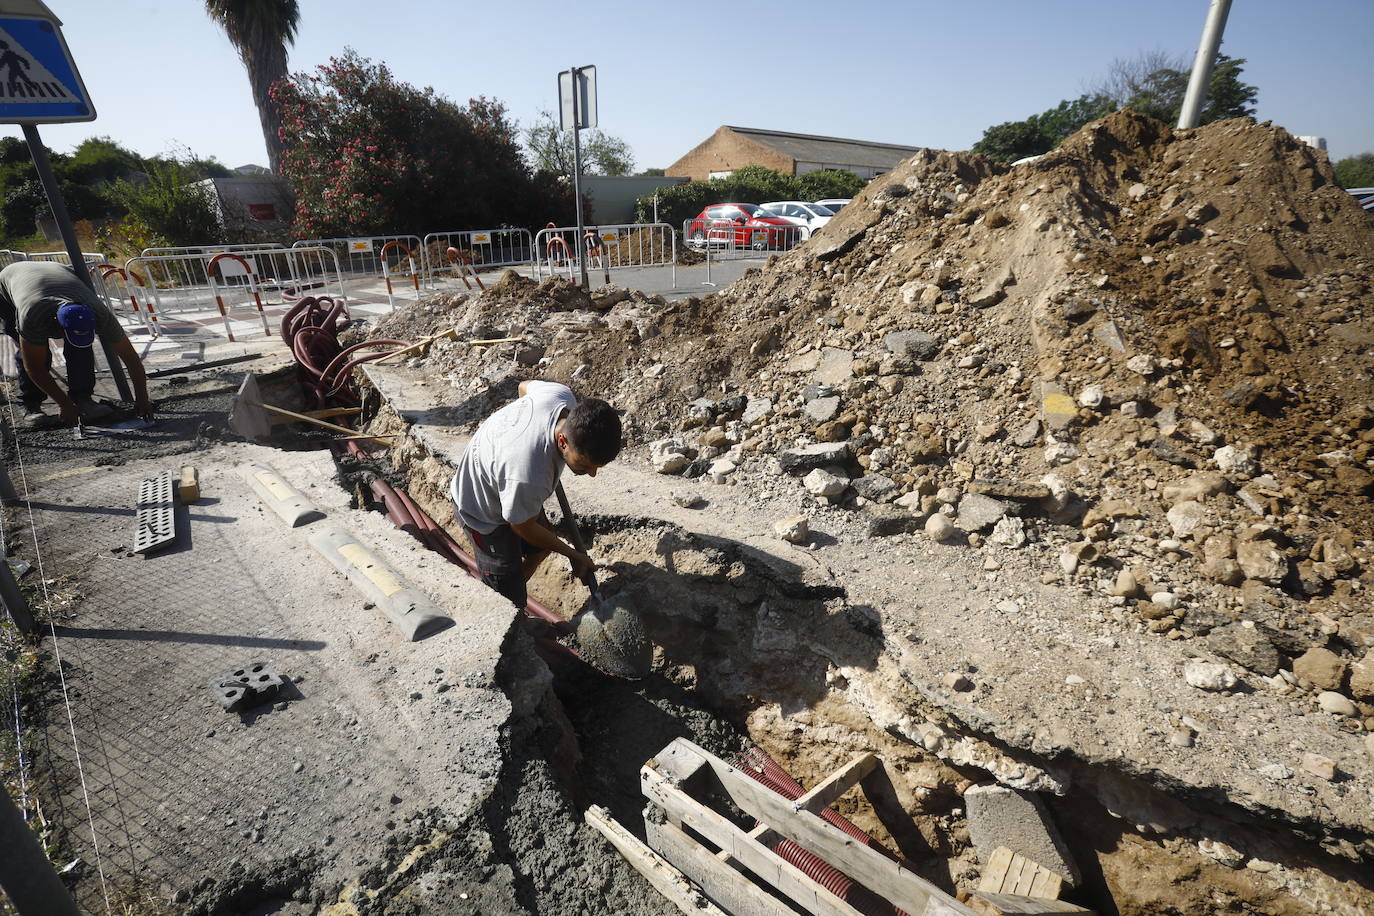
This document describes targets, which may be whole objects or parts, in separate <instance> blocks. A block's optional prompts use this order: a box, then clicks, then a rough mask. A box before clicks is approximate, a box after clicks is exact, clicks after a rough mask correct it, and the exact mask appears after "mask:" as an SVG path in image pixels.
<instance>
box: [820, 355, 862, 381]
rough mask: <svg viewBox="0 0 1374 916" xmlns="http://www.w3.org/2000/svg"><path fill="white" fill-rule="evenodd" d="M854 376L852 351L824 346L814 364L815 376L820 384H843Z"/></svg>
mask: <svg viewBox="0 0 1374 916" xmlns="http://www.w3.org/2000/svg"><path fill="white" fill-rule="evenodd" d="M853 377H854V351H853V350H841V349H840V348H839V347H825V348H824V349H822V350H821V359H820V362H819V363H818V364H817V366H816V371H815V378H816V381H818V382H820V383H821V384H822V385H843V384H844V383H845V382H847V381H849V380H850V379H851V378H853Z"/></svg>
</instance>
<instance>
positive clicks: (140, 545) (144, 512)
mask: <svg viewBox="0 0 1374 916" xmlns="http://www.w3.org/2000/svg"><path fill="white" fill-rule="evenodd" d="M176 536H177V531H176V521H175V518H174V516H173V514H172V472H171V471H163V472H162V473H161V474H159V475H158V476H157V477H145V478H144V479H143V482H142V483H140V484H139V485H138V508H137V510H136V511H135V522H134V553H152V552H153V551H154V550H158V549H160V548H162V547H165V546H167V545H168V544H170V543H171V542H172V541H173V540H174V539H175V538H176Z"/></svg>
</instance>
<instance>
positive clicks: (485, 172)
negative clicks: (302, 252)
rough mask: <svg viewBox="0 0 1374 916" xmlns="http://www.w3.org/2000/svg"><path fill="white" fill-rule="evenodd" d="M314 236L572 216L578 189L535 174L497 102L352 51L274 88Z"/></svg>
mask: <svg viewBox="0 0 1374 916" xmlns="http://www.w3.org/2000/svg"><path fill="white" fill-rule="evenodd" d="M273 97H274V99H275V100H276V101H277V103H278V105H279V106H280V110H281V115H282V137H283V139H284V140H285V141H286V150H285V153H284V154H283V157H282V174H283V175H284V176H285V177H287V178H288V179H290V180H291V182H292V183H293V184H294V185H295V188H296V196H297V199H296V226H295V231H296V232H297V234H299V235H300V236H302V237H306V238H331V237H341V236H353V235H381V234H388V233H402V232H405V233H412V232H416V231H427V230H439V229H446V228H485V227H490V228H498V227H502V226H525V227H533V226H536V225H543V224H544V222H546V221H548V220H555V221H561V220H565V219H567V218H568V214H569V213H570V212H571V210H572V200H571V194H569V193H566V192H564V191H563V190H562V189H561V188H560V187H559V186H558V183H557V182H556V181H555V180H554V179H553V178H551V177H549V176H536V175H533V174H531V172H530V169H529V167H528V166H527V165H526V163H525V161H524V159H523V157H522V156H521V153H520V145H519V138H518V131H517V129H516V127H515V125H514V124H513V123H512V122H511V121H510V120H509V118H507V116H506V110H505V107H504V106H503V105H502V104H501V103H500V102H497V101H495V100H492V99H486V98H476V99H470V100H469V101H468V103H467V104H466V105H463V106H459V105H457V104H455V103H453V102H451V101H449V100H448V99H446V98H444V97H443V96H441V95H438V94H437V93H435V92H434V90H433V89H430V88H425V89H417V88H416V87H414V86H411V85H409V84H408V83H403V82H399V81H397V80H396V79H395V78H394V77H393V76H392V75H391V71H390V70H389V69H388V68H387V67H386V65H384V64H374V63H372V62H371V61H369V60H368V59H366V58H364V57H360V56H359V55H358V54H357V52H355V51H353V50H351V49H349V50H346V51H345V52H344V54H343V55H342V56H341V57H338V58H331V59H330V61H329V63H328V64H325V65H324V66H321V67H320V68H319V69H318V72H317V73H316V74H314V75H312V74H306V73H297V74H293V75H292V76H291V77H290V79H288V80H287V81H285V82H282V83H278V84H277V85H276V86H275V87H274V89H273Z"/></svg>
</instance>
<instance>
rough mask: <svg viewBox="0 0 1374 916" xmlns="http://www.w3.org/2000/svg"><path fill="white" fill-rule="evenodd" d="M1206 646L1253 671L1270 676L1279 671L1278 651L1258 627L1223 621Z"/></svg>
mask: <svg viewBox="0 0 1374 916" xmlns="http://www.w3.org/2000/svg"><path fill="white" fill-rule="evenodd" d="M1190 616H1191V615H1190ZM1207 646H1208V648H1210V649H1211V650H1212V651H1213V652H1215V653H1216V654H1217V655H1220V656H1222V657H1223V658H1229V659H1230V660H1231V661H1233V662H1235V663H1236V664H1237V665H1240V666H1241V667H1242V668H1248V669H1249V670H1251V671H1253V672H1255V673H1256V674H1262V675H1264V676H1265V677H1273V676H1274V674H1276V673H1277V672H1278V670H1279V650H1278V649H1276V648H1275V647H1274V644H1273V643H1272V642H1271V641H1270V640H1269V638H1268V637H1267V636H1265V635H1264V633H1262V632H1261V631H1260V629H1259V628H1258V627H1247V626H1242V625H1241V624H1239V623H1230V624H1225V625H1224V626H1220V627H1217V628H1216V629H1214V630H1212V632H1211V633H1210V634H1208V636H1207Z"/></svg>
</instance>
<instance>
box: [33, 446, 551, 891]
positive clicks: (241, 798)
mask: <svg viewBox="0 0 1374 916" xmlns="http://www.w3.org/2000/svg"><path fill="white" fill-rule="evenodd" d="M281 456H282V453H280V452H275V451H274V450H272V449H268V448H262V447H258V446H252V445H224V446H219V447H216V448H213V449H209V450H206V451H203V452H201V453H199V454H198V455H197V459H196V463H197V466H198V467H199V468H200V472H201V499H200V500H199V501H198V502H197V503H196V504H194V505H192V506H189V507H187V506H178V511H179V512H181V513H183V517H182V518H181V519H179V527H181V528H183V530H184V531H185V532H186V533H187V536H186V537H184V538H180V539H179V540H178V542H177V544H176V545H175V546H174V547H173V548H172V549H170V550H168V551H165V552H162V553H159V554H157V555H154V556H150V557H147V558H143V557H138V556H135V555H133V554H131V553H130V552H129V551H128V549H127V546H126V545H127V543H128V530H129V526H130V525H131V524H132V520H133V509H132V506H131V505H128V504H127V500H126V497H127V496H128V494H131V493H134V492H136V490H137V482H138V480H139V479H141V478H142V477H145V476H148V475H150V474H152V473H154V472H156V471H159V470H162V468H163V465H164V464H169V465H170V464H171V462H170V461H158V460H151V461H135V462H130V463H128V464H124V465H120V466H105V467H100V468H96V467H74V468H69V469H67V471H68V472H67V473H65V474H63V475H61V476H49V477H48V479H47V480H45V481H44V482H42V483H37V484H36V485H35V487H34V489H33V491H32V492H31V493H29V494H28V497H29V499H30V500H31V505H32V511H33V518H34V525H35V529H36V532H37V538H38V543H39V545H40V549H41V550H42V555H43V569H44V575H45V576H47V577H48V581H49V586H48V589H47V591H48V600H47V602H46V606H47V607H48V608H49V611H50V612H51V613H53V614H55V615H57V624H58V625H57V626H56V627H55V636H56V638H55V639H54V640H53V641H52V643H51V645H52V649H53V651H54V652H55V654H56V655H57V656H59V658H60V664H61V668H62V671H63V672H64V674H65V678H66V691H67V694H68V697H69V701H70V704H71V715H72V722H73V729H72V730H69V728H68V722H67V718H66V715H65V712H64V711H63V709H62V703H63V701H62V698H61V696H60V695H59V696H56V697H54V698H53V709H54V714H53V715H52V716H50V717H49V722H48V723H47V726H46V727H45V729H44V733H43V735H42V737H41V741H42V744H43V747H44V757H45V758H46V762H47V763H48V765H50V766H51V767H52V769H53V771H54V773H55V776H56V779H57V784H58V785H59V786H60V809H61V810H58V811H52V812H49V814H50V816H51V817H53V818H54V819H55V820H56V821H57V822H59V823H63V824H67V825H78V824H79V825H85V824H86V821H87V817H86V810H85V803H84V801H83V797H84V796H85V794H86V793H89V798H90V805H91V812H92V821H93V824H94V828H93V832H92V830H91V829H87V828H85V827H84V826H83V827H82V829H76V828H75V827H72V830H71V832H70V833H69V835H68V836H67V840H68V842H69V844H70V848H71V849H72V852H73V853H74V854H75V855H76V856H79V857H80V858H81V860H82V862H83V863H85V865H84V868H85V869H86V870H87V877H88V878H92V877H93V870H94V868H95V866H96V864H97V863H99V865H100V867H101V869H102V870H103V872H104V874H105V877H106V880H107V882H108V883H109V884H110V886H112V887H128V886H130V885H131V884H132V883H135V882H136V883H138V884H139V885H140V886H142V887H145V888H151V889H152V890H153V891H155V892H156V894H157V895H158V896H163V897H164V899H167V898H169V897H170V896H171V895H172V894H173V893H175V892H176V891H178V890H182V891H184V890H187V889H188V886H189V885H193V884H196V883H198V882H199V883H202V884H203V883H205V882H210V883H224V884H225V886H231V885H233V883H234V881H236V880H242V879H243V876H244V875H245V874H253V873H255V872H261V871H263V870H266V871H271V872H274V873H280V872H281V870H282V869H283V868H284V867H286V866H284V865H283V860H284V859H289V860H290V863H289V864H290V868H294V869H296V870H298V871H299V872H300V874H297V875H295V876H294V878H293V880H292V881H291V882H288V884H287V886H288V887H291V886H299V887H302V888H307V889H308V888H311V887H313V888H321V887H329V886H331V884H334V883H343V882H344V881H346V880H347V879H350V878H353V877H356V874H357V871H358V867H359V863H360V862H364V861H370V860H372V859H373V857H374V856H375V854H376V853H377V848H376V847H377V846H378V845H379V844H380V843H381V842H382V840H381V839H380V838H383V837H386V836H388V835H395V836H397V837H403V836H405V835H406V834H405V831H407V830H408V829H418V827H417V825H419V824H421V823H422V822H423V823H429V822H430V821H431V820H432V819H433V817H434V816H435V813H436V812H438V813H440V814H441V815H442V816H443V817H445V818H449V819H451V820H452V821H453V822H454V823H457V822H460V821H461V819H462V818H464V817H466V816H468V815H470V814H471V813H472V812H473V811H474V810H475V809H476V808H477V807H478V806H479V805H480V804H481V802H482V801H483V799H484V798H486V797H487V796H488V795H489V794H490V793H491V792H492V790H493V786H494V785H495V783H496V780H497V776H498V774H499V772H500V770H501V767H502V764H503V751H502V741H503V740H504V739H503V734H504V730H505V729H506V728H507V727H508V723H509V722H510V720H511V719H512V717H513V716H515V715H518V714H523V713H522V711H521V710H517V709H515V708H514V707H513V703H512V700H511V699H509V698H508V696H507V693H506V692H504V691H503V689H502V685H501V684H500V683H498V678H497V667H498V663H499V662H500V661H501V657H502V647H503V645H504V644H505V643H506V641H507V640H508V639H509V638H510V636H511V631H512V623H513V621H514V619H515V612H514V610H513V609H512V608H511V607H510V605H509V604H508V603H507V602H505V601H504V600H503V599H501V598H500V597H499V596H497V595H495V594H494V593H493V592H491V591H489V590H488V589H486V588H484V587H483V586H481V585H480V584H479V583H477V582H476V581H475V580H472V579H470V578H469V577H467V576H466V575H465V574H463V573H462V572H461V571H459V570H458V569H457V568H456V567H454V566H452V565H450V564H447V563H445V562H443V561H442V560H441V559H440V558H439V557H438V556H437V555H435V554H433V553H431V552H429V551H427V550H424V549H422V548H421V547H420V545H419V544H418V543H417V542H415V541H414V540H412V539H411V538H410V536H409V535H407V534H405V533H403V532H400V531H398V530H397V529H395V528H394V527H393V526H392V525H391V524H390V522H389V521H387V520H386V519H385V518H384V517H382V516H380V515H378V514H376V513H371V512H361V511H355V510H353V509H351V508H349V507H348V505H347V503H346V502H345V500H346V499H347V495H346V494H344V493H343V492H342V491H341V490H340V489H339V488H338V486H337V485H336V484H335V483H333V482H332V480H331V478H332V476H333V474H334V469H333V466H332V462H331V460H330V458H329V456H328V454H327V453H324V452H298V453H293V454H292V455H291V461H290V462H289V464H288V463H286V462H282V461H281V460H280V459H281ZM267 461H276V462H277V463H278V464H279V465H280V469H281V471H282V473H283V475H284V476H285V477H286V478H287V479H288V480H289V481H290V482H291V484H292V485H293V486H295V487H296V488H298V489H300V490H301V491H302V492H304V493H306V494H307V495H308V496H309V497H310V498H311V499H312V500H313V501H314V502H316V503H317V504H319V505H320V506H321V507H322V508H323V509H324V510H325V511H326V512H328V513H329V515H330V517H331V519H337V520H339V521H340V522H341V523H344V524H346V525H347V526H348V527H349V529H350V530H352V531H355V532H357V533H358V534H359V535H360V537H363V538H365V539H366V540H367V543H368V544H369V545H370V547H371V548H372V550H373V551H374V552H375V553H376V554H377V555H378V556H379V557H381V558H383V559H384V560H385V561H386V563H387V564H388V565H389V566H390V567H391V568H393V569H395V570H397V571H398V572H399V573H400V574H402V575H404V576H405V578H406V579H407V580H408V581H410V582H414V583H423V585H424V588H425V590H426V592H427V594H428V595H429V596H430V597H431V599H432V600H433V601H434V603H435V604H436V605H437V606H439V607H440V608H442V609H443V613H445V614H446V615H448V616H450V617H452V618H453V620H454V621H456V626H453V627H450V628H449V629H447V630H445V631H443V632H442V633H438V634H436V635H434V636H432V637H430V638H429V639H427V640H424V641H422V642H419V643H411V642H409V641H407V640H406V638H405V637H404V636H403V635H402V634H401V633H399V632H397V631H396V630H395V629H394V628H393V627H392V626H391V625H390V624H388V622H387V621H386V619H385V618H384V617H382V616H381V615H380V614H378V613H376V612H375V611H374V610H369V609H367V608H366V607H365V603H366V600H365V598H364V597H363V596H361V595H359V594H358V593H357V592H356V591H355V590H354V588H353V587H352V586H351V585H350V584H349V583H348V582H347V581H346V580H345V579H344V577H343V576H341V575H339V574H338V573H337V572H335V571H334V570H333V569H332V568H330V566H329V565H328V563H326V562H325V561H324V560H323V559H322V558H320V557H319V556H318V555H316V554H315V553H314V551H312V550H311V549H310V547H309V546H308V544H307V542H306V539H307V537H308V534H309V532H310V528H304V529H287V528H285V527H284V526H283V524H282V522H281V521H280V520H279V519H277V518H276V517H275V516H274V515H272V514H271V513H270V512H269V511H267V510H265V509H264V508H263V507H262V505H261V504H260V502H259V501H258V499H257V497H256V496H255V495H254V494H253V493H252V491H251V490H249V489H248V488H247V487H245V486H244V485H243V483H242V481H241V479H240V478H239V476H238V474H237V472H236V467H237V466H238V465H239V464H241V463H245V462H267ZM71 583H79V585H80V591H79V592H77V591H75V590H73V587H72V585H71ZM39 604H40V605H42V604H43V602H41V601H40V602H39ZM245 658H255V659H261V660H264V661H267V662H269V663H270V664H271V665H272V666H273V667H274V668H276V669H277V670H279V671H281V672H282V673H283V674H285V675H287V676H288V677H289V678H290V680H291V683H290V684H288V685H286V686H285V687H283V688H282V693H281V695H280V696H279V697H278V698H277V702H276V703H275V704H271V705H265V706H262V707H258V708H255V709H250V710H246V711H245V712H244V713H243V714H233V713H226V712H224V711H223V710H222V709H221V708H220V707H219V705H218V703H217V701H216V698H215V697H214V695H213V693H212V691H210V690H209V689H208V688H207V686H206V685H207V680H208V679H209V678H211V677H213V676H215V675H216V674H218V673H220V672H223V671H224V670H226V669H227V668H230V667H232V666H233V665H236V664H241V663H242V662H243V660H244V659H245ZM524 712H528V710H525V711H524ZM73 731H74V734H75V739H76V743H75V745H74V744H73ZM78 748H79V752H80V767H78V766H77V749H78ZM83 783H84V786H83ZM93 836H94V841H95V842H93ZM97 843H98V846H99V853H98V854H97V851H96V848H95V846H96V844H97ZM226 850H228V851H226ZM80 887H81V891H82V894H83V902H84V904H85V905H86V906H87V907H88V908H90V909H92V911H95V910H103V909H104V908H105V907H104V901H103V900H102V899H101V894H100V885H99V883H98V882H96V881H94V880H85V881H83V882H82V883H81V885H80ZM288 893H289V892H288Z"/></svg>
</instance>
